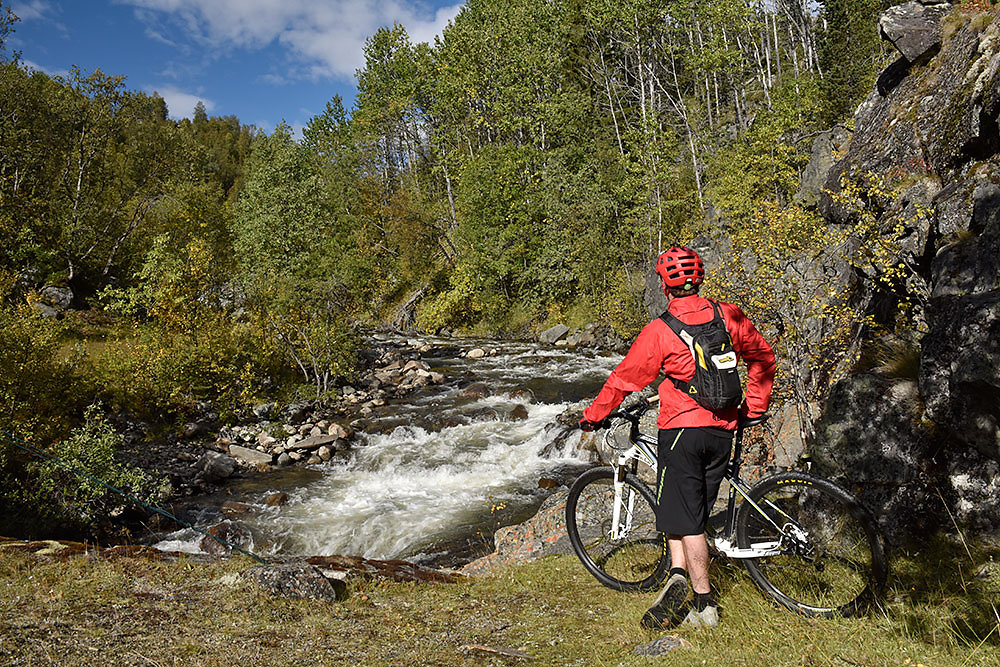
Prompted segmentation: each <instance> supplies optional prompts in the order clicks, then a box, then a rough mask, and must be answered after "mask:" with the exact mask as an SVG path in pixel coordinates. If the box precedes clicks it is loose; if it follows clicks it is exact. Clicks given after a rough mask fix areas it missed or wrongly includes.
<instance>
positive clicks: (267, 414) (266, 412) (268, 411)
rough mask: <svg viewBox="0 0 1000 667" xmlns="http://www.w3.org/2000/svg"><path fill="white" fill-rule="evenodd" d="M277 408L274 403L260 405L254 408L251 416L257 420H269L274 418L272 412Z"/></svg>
mask: <svg viewBox="0 0 1000 667" xmlns="http://www.w3.org/2000/svg"><path fill="white" fill-rule="evenodd" d="M277 407H278V406H277V405H275V404H274V403H261V404H260V405H255V406H254V408H253V415H254V417H256V418H257V419H270V418H271V417H273V416H274V412H275V410H276V409H277Z"/></svg>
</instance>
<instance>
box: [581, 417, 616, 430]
mask: <svg viewBox="0 0 1000 667" xmlns="http://www.w3.org/2000/svg"><path fill="white" fill-rule="evenodd" d="M609 426H611V420H610V419H607V418H604V419H602V420H601V421H599V422H592V421H590V420H589V419H587V418H586V417H583V418H581V419H580V430H581V431H586V432H587V433H590V432H591V431H596V430H598V429H602V428H608V427H609Z"/></svg>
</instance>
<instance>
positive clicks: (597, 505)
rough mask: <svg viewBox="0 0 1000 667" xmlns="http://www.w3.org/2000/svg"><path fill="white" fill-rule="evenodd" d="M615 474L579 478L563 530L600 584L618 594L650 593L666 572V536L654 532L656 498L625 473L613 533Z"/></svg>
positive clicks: (572, 490)
mask: <svg viewBox="0 0 1000 667" xmlns="http://www.w3.org/2000/svg"><path fill="white" fill-rule="evenodd" d="M614 481H615V473H614V470H613V469H611V468H594V469H592V470H588V471H587V472H585V473H583V474H582V475H580V477H579V478H578V479H577V480H576V482H574V483H573V486H572V487H571V488H570V491H569V497H568V498H567V499H566V530H567V532H568V533H569V541H570V543H571V544H572V545H573V551H575V552H576V555H577V556H578V557H579V558H580V560H581V561H582V562H583V566H584V567H586V568H587V570H588V571H589V572H590V573H591V574H592V575H594V577H596V578H597V580H598V581H599V582H601V583H602V584H604V585H605V586H607V587H608V588H613V589H615V590H618V591H649V590H652V589H654V588H656V587H657V585H658V584H659V583H660V582H661V581H663V578H664V576H665V574H666V572H667V570H668V569H669V568H670V555H669V552H668V551H667V548H666V540H665V538H664V536H663V535H662V534H661V533H659V532H657V530H656V516H655V513H654V511H653V508H654V507H656V498H655V497H654V496H653V492H652V491H650V490H649V487H648V486H646V485H645V484H644V483H643V482H642V481H641V480H639V479H638V478H637V477H635V476H633V475H631V474H629V475H625V483H624V487H623V489H622V493H621V496H620V501H619V518H618V530H617V531H614V530H613V528H614V516H615V512H614V511H615V487H614Z"/></svg>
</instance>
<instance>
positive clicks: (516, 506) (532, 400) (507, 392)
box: [156, 335, 621, 565]
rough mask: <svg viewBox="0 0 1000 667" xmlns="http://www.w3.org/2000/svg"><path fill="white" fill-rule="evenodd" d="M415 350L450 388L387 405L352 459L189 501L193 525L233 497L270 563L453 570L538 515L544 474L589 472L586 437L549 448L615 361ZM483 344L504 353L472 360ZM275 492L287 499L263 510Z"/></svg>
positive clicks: (556, 351) (463, 347)
mask: <svg viewBox="0 0 1000 667" xmlns="http://www.w3.org/2000/svg"><path fill="white" fill-rule="evenodd" d="M373 342H375V343H378V344H390V345H397V346H409V344H411V343H412V342H413V338H412V337H411V338H410V339H407V338H403V337H399V336H393V335H380V336H377V337H376V339H375V341H373ZM418 343H419V344H424V345H430V346H431V351H430V352H427V353H425V354H424V355H423V356H422V359H423V361H424V362H426V363H428V364H429V365H430V367H431V370H433V371H438V372H441V373H443V374H444V375H445V376H446V377H447V378H448V379H447V381H446V382H445V384H443V385H439V386H434V387H428V388H425V389H422V390H420V391H418V392H416V393H413V394H410V395H409V396H407V397H406V398H405V399H400V400H394V401H389V402H387V404H386V405H385V406H382V407H381V408H379V409H378V413H377V415H376V418H375V419H374V420H373V424H372V427H371V428H369V429H367V430H366V431H365V432H361V433H359V435H358V441H357V443H356V445H357V446H356V447H355V448H354V449H353V451H352V453H351V456H350V458H349V460H347V461H342V462H337V463H334V462H330V463H327V464H323V465H322V466H309V469H308V470H305V469H301V468H290V469H284V470H281V471H278V472H274V473H269V474H267V475H263V476H260V477H254V478H249V479H246V480H243V481H239V482H237V483H235V484H234V485H231V486H230V487H228V489H227V492H226V494H225V495H221V494H217V495H216V496H215V497H206V498H199V499H194V500H193V501H192V503H191V504H189V506H188V516H189V517H190V518H193V519H194V520H195V521H196V522H197V523H196V525H200V527H203V528H204V527H207V526H209V525H212V524H213V523H215V522H217V521H219V520H220V518H221V516H220V515H219V513H218V507H219V506H220V505H221V503H222V502H224V501H225V500H227V499H228V500H239V501H240V502H243V503H245V504H248V505H250V507H251V511H250V512H249V513H248V514H247V515H246V516H243V517H240V519H239V521H240V522H241V523H243V524H245V525H246V526H248V527H249V528H250V530H251V532H252V534H253V536H254V540H253V542H254V543H253V545H252V548H253V549H254V550H255V551H256V552H257V553H260V554H261V555H264V556H312V555H330V554H345V555H360V556H364V557H366V558H377V559H389V558H405V559H408V560H411V561H414V562H420V563H427V564H437V565H442V564H444V565H453V564H455V563H457V562H462V561H464V560H468V559H470V558H471V557H473V556H475V555H477V553H481V552H483V551H484V550H485V549H486V544H487V543H488V541H489V538H490V537H491V536H492V533H493V531H494V530H495V529H496V528H497V527H499V526H500V525H507V524H511V523H516V522H517V521H519V520H523V519H525V518H527V517H528V516H530V515H531V514H532V513H533V512H534V511H535V510H536V509H537V507H538V505H539V504H540V503H541V502H542V500H544V498H545V497H546V495H547V494H548V493H550V492H549V491H547V490H543V489H540V488H539V484H538V483H539V480H540V479H541V478H552V479H555V480H557V481H559V482H562V483H568V482H570V481H571V480H572V478H573V477H574V476H575V475H576V474H577V473H578V472H579V471H580V470H582V469H583V468H584V467H585V466H586V462H585V461H584V460H582V459H581V458H579V455H578V453H577V452H576V451H575V448H574V443H575V442H576V441H577V438H575V437H573V438H570V439H569V440H568V441H567V444H566V445H564V446H563V447H561V448H560V447H555V448H553V447H552V446H551V444H552V443H553V441H554V440H555V438H556V436H557V435H558V434H559V433H560V432H561V431H562V429H563V427H560V426H558V425H557V424H556V423H555V418H556V417H557V416H558V415H559V414H560V413H562V412H563V411H564V410H565V409H566V408H567V407H568V406H570V405H571V404H573V403H575V402H577V401H579V400H581V399H585V398H591V397H593V396H594V395H595V394H596V393H597V391H598V390H599V389H600V386H601V384H602V383H603V382H604V380H605V379H606V378H607V376H608V373H610V372H611V370H612V369H613V368H614V367H615V365H616V364H617V363H618V361H620V360H621V356H620V355H614V354H607V353H601V352H596V351H593V350H586V349H575V350H571V349H568V348H565V347H549V346H543V345H538V344H531V343H512V342H499V341H490V340H475V339H451V338H435V337H424V338H420V339H419V341H418ZM477 347H478V348H483V349H485V350H490V351H495V352H494V353H493V354H490V355H489V356H486V357H483V358H480V359H471V358H468V357H466V356H464V353H466V352H468V351H469V350H471V349H474V348H477ZM471 381H476V382H481V383H483V384H484V385H485V386H486V387H487V388H488V389H489V395H487V396H469V395H468V393H469V392H467V391H463V387H466V386H467V385H468V384H469V382H471ZM518 406H523V407H518ZM545 450H549V451H545ZM277 491H283V492H285V493H287V494H288V495H289V497H290V500H289V502H288V503H287V504H285V505H283V506H281V507H269V506H267V505H266V504H265V503H264V500H265V499H266V498H267V497H268V496H269V495H271V494H273V493H275V492H277ZM199 540H200V535H198V534H197V533H195V532H194V531H191V530H189V529H185V530H181V531H178V532H176V533H173V534H171V535H168V536H166V537H165V538H164V539H163V540H162V541H161V542H159V543H158V544H157V545H156V546H157V547H159V548H161V549H165V550H181V551H188V552H196V551H198V550H199V547H198V542H199Z"/></svg>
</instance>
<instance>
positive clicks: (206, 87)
mask: <svg viewBox="0 0 1000 667" xmlns="http://www.w3.org/2000/svg"><path fill="white" fill-rule="evenodd" d="M2 2H3V5H4V6H9V7H11V9H13V11H14V13H15V14H17V15H18V16H19V17H20V19H21V21H20V22H19V23H18V24H17V25H16V26H15V30H16V32H15V33H14V35H13V36H12V38H11V39H10V43H9V45H8V46H9V48H10V49H14V50H20V51H21V57H22V60H23V61H24V62H25V63H27V64H28V65H29V66H31V67H33V68H35V69H40V70H42V71H45V72H47V73H49V74H53V75H64V74H65V73H66V72H67V71H68V70H69V68H70V67H71V66H73V65H77V66H79V67H81V68H82V69H84V70H85V71H92V70H94V69H98V68H99V69H101V70H102V71H103V72H105V73H107V74H124V75H126V76H127V77H128V78H127V79H126V85H127V86H128V87H129V88H131V89H136V90H142V91H145V92H149V93H151V92H153V91H156V92H158V93H159V94H160V95H161V96H162V97H163V98H164V99H165V100H166V101H167V105H168V107H169V110H170V115H171V117H173V118H183V117H190V116H191V114H192V111H193V109H194V105H195V104H196V103H197V101H198V100H199V99H200V100H202V101H203V102H204V103H205V106H206V108H207V109H208V113H209V115H212V116H228V115H236V116H238V117H239V119H240V120H241V121H242V122H243V123H247V124H254V125H257V126H258V127H259V128H261V129H263V130H265V131H270V130H271V129H273V128H274V126H275V125H277V124H278V122H280V121H281V120H282V119H284V120H285V121H287V122H288V123H289V124H290V125H292V126H293V127H295V128H301V127H302V126H303V125H304V124H305V122H306V121H307V120H309V118H311V117H312V116H314V115H316V114H318V113H320V112H321V111H323V108H324V106H325V105H326V102H327V101H328V100H329V99H330V98H331V97H333V96H334V95H335V94H339V95H340V96H341V97H343V98H344V102H345V105H346V106H347V107H348V108H351V106H352V105H353V101H354V96H355V86H356V78H355V71H356V70H357V69H358V68H359V67H361V66H362V65H363V63H364V55H363V51H362V49H363V47H364V42H365V39H366V38H367V37H368V36H370V35H371V34H372V33H374V32H375V30H377V29H378V28H379V26H383V25H392V23H393V22H398V23H400V24H402V25H403V26H405V27H406V29H407V31H408V32H409V34H410V37H411V39H412V40H413V41H414V42H420V41H432V40H433V39H434V36H435V35H439V34H440V32H441V30H442V29H443V28H444V27H445V26H446V25H447V24H448V22H449V21H451V20H452V19H453V18H454V17H455V15H457V14H458V10H459V8H460V7H461V4H462V0H13V1H12V0H2Z"/></svg>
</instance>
